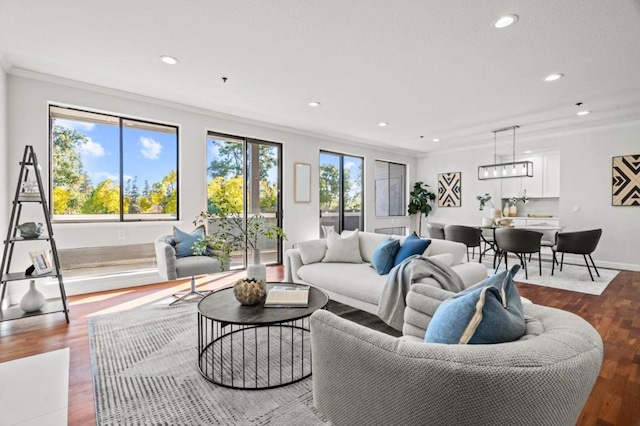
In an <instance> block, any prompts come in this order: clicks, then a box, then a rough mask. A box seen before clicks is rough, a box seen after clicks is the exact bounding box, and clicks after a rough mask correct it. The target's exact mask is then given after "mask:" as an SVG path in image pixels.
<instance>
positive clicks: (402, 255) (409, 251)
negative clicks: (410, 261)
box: [393, 232, 431, 266]
mask: <svg viewBox="0 0 640 426" xmlns="http://www.w3.org/2000/svg"><path fill="white" fill-rule="evenodd" d="M429 244H431V240H426V239H423V238H420V237H418V236H417V235H416V233H415V232H414V233H413V234H411V235H409V236H408V237H407V238H405V240H404V242H403V243H402V245H401V246H400V250H398V253H396V258H395V260H394V262H393V266H398V265H399V264H401V263H402V261H403V260H405V259H406V258H407V257H409V256H413V255H414V254H422V253H424V251H425V250H426V249H427V247H429Z"/></svg>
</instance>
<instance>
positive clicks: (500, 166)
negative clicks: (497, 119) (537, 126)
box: [478, 126, 533, 180]
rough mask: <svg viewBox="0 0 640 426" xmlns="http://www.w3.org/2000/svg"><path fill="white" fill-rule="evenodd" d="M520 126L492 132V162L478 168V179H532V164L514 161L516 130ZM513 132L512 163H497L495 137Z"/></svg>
mask: <svg viewBox="0 0 640 426" xmlns="http://www.w3.org/2000/svg"><path fill="white" fill-rule="evenodd" d="M519 127H520V126H511V127H505V128H504V129H498V130H494V131H493V162H494V164H487V165H485V166H478V179H479V180H487V179H506V178H513V177H533V163H532V162H531V161H516V129H518V128H519ZM508 130H512V131H513V157H512V159H513V161H512V162H510V163H498V158H497V153H496V144H497V135H498V133H500V132H506V131H508Z"/></svg>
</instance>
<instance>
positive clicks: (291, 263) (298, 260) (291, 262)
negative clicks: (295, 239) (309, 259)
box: [284, 249, 303, 283]
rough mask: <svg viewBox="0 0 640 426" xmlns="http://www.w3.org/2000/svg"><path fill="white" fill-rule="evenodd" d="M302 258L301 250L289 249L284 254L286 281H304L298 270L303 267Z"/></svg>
mask: <svg viewBox="0 0 640 426" xmlns="http://www.w3.org/2000/svg"><path fill="white" fill-rule="evenodd" d="M302 265H303V263H302V257H301V256H300V250H298V249H289V250H287V251H285V252H284V280H285V281H287V282H290V283H296V282H300V281H302V279H301V278H300V277H299V276H298V269H300V267H302Z"/></svg>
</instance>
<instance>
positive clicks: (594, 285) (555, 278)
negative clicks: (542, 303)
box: [483, 255, 620, 296]
mask: <svg viewBox="0 0 640 426" xmlns="http://www.w3.org/2000/svg"><path fill="white" fill-rule="evenodd" d="M490 260H491V261H492V260H493V257H490ZM483 263H484V264H485V265H486V266H487V269H489V271H490V272H491V271H493V270H492V269H490V268H491V267H492V265H490V262H483ZM517 263H518V261H517V260H516V258H515V257H514V258H509V265H510V266H511V265H516V264H517ZM501 269H504V262H503V263H502V265H501ZM527 269H528V270H529V278H525V273H524V269H522V270H520V271H519V272H518V273H517V274H516V276H515V281H516V282H521V283H527V284H535V285H539V286H544V287H550V288H557V289H560V290H568V291H575V292H578V293H585V294H593V295H596V296H599V295H601V294H602V292H603V291H605V289H606V288H607V286H608V285H609V283H611V281H613V279H614V278H615V277H616V275H618V273H619V272H620V271H617V270H615V269H604V268H598V272H600V276H599V277H598V276H597V275H596V273H595V271H594V270H593V268H591V273H592V274H593V278H594V281H591V277H590V276H589V271H587V267H586V266H584V265H583V266H579V265H570V264H566V263H565V264H564V266H563V267H562V271H560V268H559V267H558V266H557V265H556V268H555V271H554V272H553V275H551V262H545V261H544V260H543V261H542V275H540V270H539V269H538V259H537V258H536V256H535V255H534V257H533V258H532V259H531V261H530V262H528V263H527Z"/></svg>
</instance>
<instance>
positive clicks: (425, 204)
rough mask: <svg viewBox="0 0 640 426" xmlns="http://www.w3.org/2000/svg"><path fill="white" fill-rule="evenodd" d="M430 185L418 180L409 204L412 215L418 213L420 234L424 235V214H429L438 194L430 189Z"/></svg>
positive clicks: (408, 210) (410, 194) (408, 209)
mask: <svg viewBox="0 0 640 426" xmlns="http://www.w3.org/2000/svg"><path fill="white" fill-rule="evenodd" d="M428 188H429V185H427V184H426V183H424V182H421V181H418V182H416V183H415V184H414V185H413V191H411V192H410V193H409V196H410V197H409V206H408V208H407V212H408V213H409V214H410V215H413V214H417V215H418V234H419V235H422V215H424V217H427V216H429V212H431V208H432V206H431V205H432V204H433V202H434V201H435V199H436V194H434V193H433V192H431V191H429V189H428Z"/></svg>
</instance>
